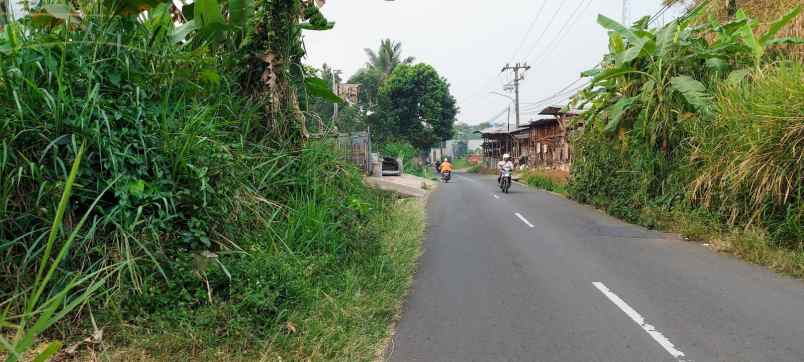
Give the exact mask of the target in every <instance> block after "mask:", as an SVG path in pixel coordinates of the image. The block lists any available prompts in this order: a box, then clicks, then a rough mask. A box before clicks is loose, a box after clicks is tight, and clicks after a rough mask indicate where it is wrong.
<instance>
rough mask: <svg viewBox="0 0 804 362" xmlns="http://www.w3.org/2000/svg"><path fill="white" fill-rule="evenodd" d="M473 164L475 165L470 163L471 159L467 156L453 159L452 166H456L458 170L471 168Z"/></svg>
mask: <svg viewBox="0 0 804 362" xmlns="http://www.w3.org/2000/svg"><path fill="white" fill-rule="evenodd" d="M472 166H474V165H472V164H471V163H469V160H467V159H465V158H457V159H455V160H453V161H452V168H454V169H456V170H466V169H469V168H471V167H472Z"/></svg>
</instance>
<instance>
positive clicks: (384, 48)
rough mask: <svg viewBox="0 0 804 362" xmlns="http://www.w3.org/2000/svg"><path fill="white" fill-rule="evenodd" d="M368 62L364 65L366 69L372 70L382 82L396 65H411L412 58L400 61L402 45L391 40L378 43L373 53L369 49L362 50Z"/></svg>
mask: <svg viewBox="0 0 804 362" xmlns="http://www.w3.org/2000/svg"><path fill="white" fill-rule="evenodd" d="M364 51H365V52H366V55H368V58H369V61H368V62H367V63H366V68H367V69H373V70H375V71H377V73H378V74H379V75H380V80H384V79H385V78H387V77H388V76H389V75H391V73H392V72H393V71H394V68H396V66H397V65H400V64H412V63H413V61H414V60H415V59H414V58H413V57H407V58H405V59H404V60H403V59H402V43H400V42H395V41H393V40H391V39H385V40H382V41H380V48H379V49H377V51H376V52H375V51H374V50H371V49H369V48H366V49H364Z"/></svg>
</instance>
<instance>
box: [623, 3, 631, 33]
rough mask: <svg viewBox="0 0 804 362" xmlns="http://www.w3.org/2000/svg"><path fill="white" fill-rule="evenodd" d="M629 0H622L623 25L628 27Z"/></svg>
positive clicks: (629, 15) (629, 14)
mask: <svg viewBox="0 0 804 362" xmlns="http://www.w3.org/2000/svg"><path fill="white" fill-rule="evenodd" d="M629 2H630V1H629V0H623V26H625V27H628V22H629V21H630V20H631V19H630V17H631V13H630V6H629V5H630V4H629Z"/></svg>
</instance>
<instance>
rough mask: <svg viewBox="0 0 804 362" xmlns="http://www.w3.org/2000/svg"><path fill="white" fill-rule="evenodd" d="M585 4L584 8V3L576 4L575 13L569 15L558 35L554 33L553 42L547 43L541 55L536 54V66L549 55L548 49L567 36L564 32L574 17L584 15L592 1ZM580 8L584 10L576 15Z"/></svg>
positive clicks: (589, 0) (588, 0)
mask: <svg viewBox="0 0 804 362" xmlns="http://www.w3.org/2000/svg"><path fill="white" fill-rule="evenodd" d="M585 4H586V6H585V7H584V2H581V3H580V4H578V7H577V8H575V11H574V12H573V13H572V15H570V17H569V18H568V19H567V21H566V22H565V23H564V26H562V27H561V30H559V31H558V33H556V36H555V37H554V38H553V40H551V41H550V42H549V43H547V46H546V47H545V48H544V49H543V51H542V52H541V54H538V56H537V57H536V58H535V59H536V61H535V64H536V65H538V64H539V62H541V61H542V60H543V59H544V58H545V57H546V56H547V55H548V54H549V49H550V48H552V47H553V46H554V44H555V43H557V42H560V41H561V40H563V39H564V38H566V36H567V34H569V32H567V31H566V30H567V29H568V27H569V25H570V24H572V23H573V22H574V19H575V17H576V16H578V15H581V14H584V13H585V12H586V10H588V9H589V6H590V5H592V0H587V1H586V3H585ZM582 7H583V8H584V10H583V11H582V12H581V13H578V11H580V10H581V8H582Z"/></svg>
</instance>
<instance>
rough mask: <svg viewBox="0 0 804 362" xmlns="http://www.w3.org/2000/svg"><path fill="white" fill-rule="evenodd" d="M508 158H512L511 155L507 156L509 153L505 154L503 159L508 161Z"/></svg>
mask: <svg viewBox="0 0 804 362" xmlns="http://www.w3.org/2000/svg"><path fill="white" fill-rule="evenodd" d="M506 158H511V155H509V154H507V153H506V154H504V155H503V159H506Z"/></svg>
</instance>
